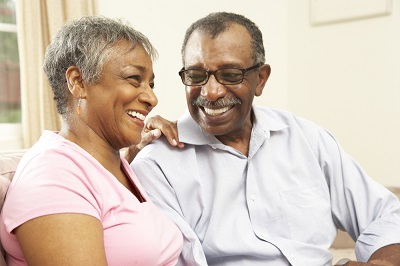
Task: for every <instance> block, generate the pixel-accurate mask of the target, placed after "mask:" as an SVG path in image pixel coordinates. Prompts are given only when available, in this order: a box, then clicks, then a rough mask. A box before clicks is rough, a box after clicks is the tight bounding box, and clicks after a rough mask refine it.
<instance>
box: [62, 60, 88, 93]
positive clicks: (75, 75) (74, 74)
mask: <svg viewBox="0 0 400 266" xmlns="http://www.w3.org/2000/svg"><path fill="white" fill-rule="evenodd" d="M65 78H66V79H67V84H68V89H69V91H70V92H71V93H72V95H74V96H75V97H76V98H85V94H86V92H85V87H84V86H83V80H82V74H81V71H80V70H79V68H78V67H77V66H70V67H69V68H68V69H67V71H66V72H65Z"/></svg>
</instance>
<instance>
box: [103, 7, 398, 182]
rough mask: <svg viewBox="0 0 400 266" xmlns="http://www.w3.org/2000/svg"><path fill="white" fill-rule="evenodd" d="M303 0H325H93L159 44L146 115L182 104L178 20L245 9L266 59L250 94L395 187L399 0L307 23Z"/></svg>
mask: <svg viewBox="0 0 400 266" xmlns="http://www.w3.org/2000/svg"><path fill="white" fill-rule="evenodd" d="M311 1H316V2H318V1H320V2H326V1H330V0H295V1H287V0H280V1H276V0H249V1H240V0H219V1H211V0H203V1H198V2H193V1H184V0H169V1H162V0H159V1H156V0H153V1H130V0H113V1H108V0H98V6H97V8H98V13H99V14H102V15H105V16H108V17H114V18H125V19H128V20H129V21H131V23H132V25H133V26H134V27H135V28H136V29H138V30H139V31H141V32H142V33H144V34H145V35H147V36H148V37H149V39H150V41H151V42H152V43H153V44H154V45H155V47H156V48H157V49H158V51H159V54H160V57H159V59H158V61H157V62H156V64H155V67H154V69H155V73H156V94H157V96H158V98H159V105H158V106H157V107H156V108H155V110H154V111H153V114H162V115H163V116H164V117H166V118H168V119H171V120H175V119H177V118H178V117H179V116H180V115H181V114H182V113H183V112H184V111H185V110H186V102H185V98H184V87H183V85H182V84H181V82H180V79H179V76H178V74H177V72H178V70H179V69H180V68H181V67H182V65H181V57H180V48H181V43H182V40H183V35H184V32H185V30H186V28H187V27H188V26H189V25H190V24H191V23H192V22H194V21H195V20H197V19H198V18H200V17H203V16H204V15H206V14H208V13H209V12H213V11H232V12H237V13H241V14H243V15H245V16H247V17H249V18H250V19H252V20H253V21H254V22H256V23H257V25H258V26H259V27H260V29H261V30H262V32H263V34H264V43H265V47H266V53H267V63H269V64H270V65H271V67H272V75H271V78H270V80H269V82H268V83H267V86H266V89H265V90H264V94H263V95H262V96H261V97H260V98H257V99H256V103H257V104H260V105H269V106H273V107H279V108H284V109H288V110H290V111H293V112H295V113H296V114H298V115H300V116H303V117H306V118H308V119H310V120H312V121H315V122H317V123H318V124H320V125H321V126H323V127H325V128H327V129H328V130H329V131H331V132H332V133H333V134H334V135H335V136H336V137H337V138H338V140H339V141H340V143H341V144H342V146H343V147H344V148H345V150H346V151H347V152H348V153H350V154H351V155H352V156H353V157H354V158H355V159H356V160H357V161H359V162H360V163H361V165H362V166H363V168H364V169H365V170H366V171H367V173H368V174H370V175H371V176H372V177H373V178H374V179H376V180H377V181H379V182H380V183H382V184H384V185H388V186H393V185H397V186H400V140H399V136H400V118H398V117H397V116H398V115H399V114H400V73H399V69H400V67H399V64H400V49H399V48H400V34H399V33H400V0H393V7H392V11H391V14H390V15H387V16H381V17H376V18H369V19H362V20H355V21H347V22H342V23H335V24H328V25H321V26H312V25H311V24H310V3H311ZM346 1H347V3H354V2H357V1H358V2H360V1H359V0H346ZM346 1H344V0H341V1H339V0H336V1H335V2H336V3H337V2H341V3H342V4H343V3H345V2H346ZM376 1H379V0H376ZM382 1H389V2H390V1H391V0H382Z"/></svg>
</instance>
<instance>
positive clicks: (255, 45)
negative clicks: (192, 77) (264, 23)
mask: <svg viewBox="0 0 400 266" xmlns="http://www.w3.org/2000/svg"><path fill="white" fill-rule="evenodd" d="M235 23H236V24H239V25H242V26H243V27H245V28H246V29H247V31H248V32H249V34H250V36H251V38H252V44H251V46H252V49H253V61H254V64H259V63H262V64H264V63H265V50H264V43H263V37H262V33H261V31H260V29H259V28H258V27H257V25H256V24H255V23H254V22H252V21H251V20H249V19H248V18H246V17H244V16H242V15H239V14H235V13H228V12H215V13H210V14H209V15H207V16H206V17H204V18H201V19H199V20H197V21H196V22H194V23H193V24H192V25H191V26H190V27H189V28H188V29H187V30H186V34H185V37H184V40H183V44H182V50H181V54H182V64H183V66H185V48H186V44H187V42H188V40H189V37H190V35H192V33H193V32H194V31H195V30H199V31H201V32H202V33H205V34H208V35H209V36H210V37H211V38H216V37H217V36H218V35H219V34H221V33H223V32H225V31H226V30H228V29H229V27H230V26H231V25H232V24H235Z"/></svg>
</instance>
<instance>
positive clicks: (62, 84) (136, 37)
mask: <svg viewBox="0 0 400 266" xmlns="http://www.w3.org/2000/svg"><path fill="white" fill-rule="evenodd" d="M121 40H126V41H129V42H131V43H132V46H133V47H134V46H136V45H140V46H142V47H143V48H144V49H145V50H146V51H147V53H148V54H149V56H150V58H151V59H152V60H153V61H154V60H155V59H156V57H157V56H158V54H157V51H156V49H155V48H154V47H153V45H152V44H151V43H150V41H149V40H148V39H147V37H146V36H145V35H143V34H142V33H140V32H139V31H137V30H135V29H133V28H132V27H131V26H130V25H129V23H127V22H123V21H122V20H114V19H110V18H106V17H102V16H86V17H82V18H80V19H78V20H73V21H70V22H67V23H66V24H65V25H64V26H63V27H61V29H60V30H59V31H58V32H57V34H56V36H55V37H54V39H53V40H52V42H51V43H50V45H49V46H48V47H47V50H46V54H45V58H44V64H43V69H44V72H45V73H46V75H47V78H48V80H49V83H50V86H51V88H52V89H53V93H54V100H55V101H56V103H57V111H58V113H59V114H61V115H62V116H63V117H65V116H66V115H67V114H68V99H69V92H68V85H67V80H66V78H65V73H66V71H67V69H68V68H69V67H70V66H77V67H78V68H79V70H80V71H81V74H82V79H83V80H84V81H85V82H87V83H89V84H96V83H97V82H98V81H99V80H100V75H101V73H102V68H103V65H104V63H105V62H106V61H107V59H108V55H109V52H110V50H111V48H112V47H113V46H114V45H115V44H116V43H117V42H119V41H121Z"/></svg>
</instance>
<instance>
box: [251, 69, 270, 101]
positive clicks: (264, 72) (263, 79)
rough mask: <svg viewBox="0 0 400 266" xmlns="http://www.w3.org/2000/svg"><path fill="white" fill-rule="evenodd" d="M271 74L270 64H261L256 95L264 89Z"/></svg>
mask: <svg viewBox="0 0 400 266" xmlns="http://www.w3.org/2000/svg"><path fill="white" fill-rule="evenodd" d="M269 75H271V67H270V65H268V64H264V65H262V66H260V70H259V71H258V81H259V82H258V85H257V88H256V93H255V96H260V95H261V94H262V92H263V90H264V86H265V84H266V83H267V81H268V78H269Z"/></svg>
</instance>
